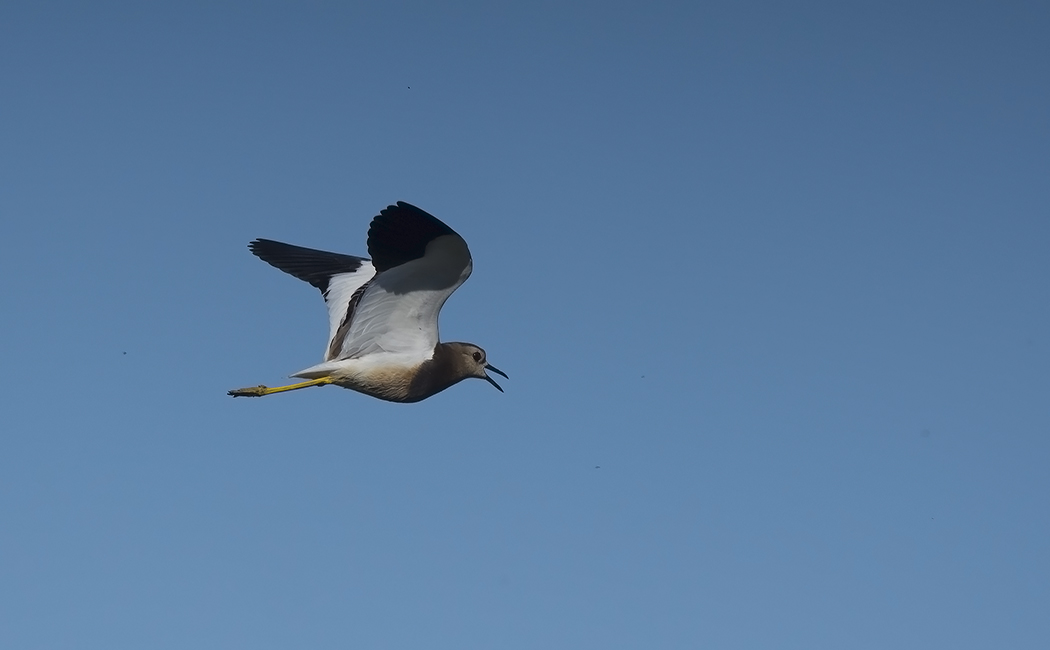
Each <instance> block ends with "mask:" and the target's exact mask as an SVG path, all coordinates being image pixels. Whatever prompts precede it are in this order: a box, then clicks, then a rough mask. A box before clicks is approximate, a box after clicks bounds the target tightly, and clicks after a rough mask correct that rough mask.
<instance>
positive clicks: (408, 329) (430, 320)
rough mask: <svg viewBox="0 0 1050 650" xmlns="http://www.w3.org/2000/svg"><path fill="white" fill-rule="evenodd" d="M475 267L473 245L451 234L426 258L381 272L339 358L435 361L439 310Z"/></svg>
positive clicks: (428, 251) (433, 246) (364, 299)
mask: <svg viewBox="0 0 1050 650" xmlns="http://www.w3.org/2000/svg"><path fill="white" fill-rule="evenodd" d="M472 268H473V264H472V262H471V259H470V251H469V250H467V243H466V242H465V241H463V238H462V237H460V236H459V235H457V234H455V233H451V234H447V235H442V236H439V237H437V238H435V239H432V240H431V241H430V242H429V243H428V244H427V245H426V252H425V254H424V255H423V257H419V258H416V259H414V260H411V261H408V262H405V263H403V264H399V265H397V266H394V267H393V268H390V269H387V270H385V271H382V272H380V273H379V274H377V275H376V276H375V278H373V280H372V282H370V283H369V284H368V286H367V287H365V289H364V292H363V293H362V295H361V297H360V299H359V300H358V303H357V306H356V308H354V313H353V317H352V320H351V322H350V327H349V329H348V331H347V333H346V336H345V337H344V338H343V340H342V343H341V349H340V353H339V358H340V359H350V358H357V357H361V356H364V355H367V354H375V353H380V352H387V353H391V354H397V355H405V356H408V357H413V358H416V359H418V360H425V359H429V358H430V357H431V356H432V355H433V353H434V347H435V346H436V345H437V344H438V340H439V338H438V312H440V311H441V306H442V305H444V304H445V301H446V300H448V297H449V296H450V295H452V292H453V291H455V290H456V289H457V288H459V286H460V285H461V284H463V282H465V281H466V279H467V278H468V277H469V276H470V272H471V269H472Z"/></svg>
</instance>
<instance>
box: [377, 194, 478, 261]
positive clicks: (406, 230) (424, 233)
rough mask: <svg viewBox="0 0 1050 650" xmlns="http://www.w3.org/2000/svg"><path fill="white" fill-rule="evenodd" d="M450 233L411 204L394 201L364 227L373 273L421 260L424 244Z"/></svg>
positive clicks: (430, 216) (454, 232)
mask: <svg viewBox="0 0 1050 650" xmlns="http://www.w3.org/2000/svg"><path fill="white" fill-rule="evenodd" d="M444 235H455V236H457V237H458V235H457V234H456V231H455V230H453V229H452V228H450V227H449V226H448V224H446V223H445V222H443V221H441V220H440V219H438V218H437V217H435V216H434V215H432V214H430V213H429V212H427V211H426V210H423V209H421V208H418V207H416V206H414V205H412V204H411V203H407V202H405V201H398V202H397V203H396V204H394V205H388V206H387V207H386V208H384V209H383V210H380V212H379V214H378V215H376V217H375V218H373V219H372V223H371V224H370V225H369V227H368V254H369V255H370V256H371V257H372V264H373V265H374V266H375V267H376V270H377V271H385V270H387V269H391V268H393V267H395V266H400V265H402V264H404V263H406V262H411V261H412V260H414V259H419V258H420V257H423V255H424V254H425V253H426V248H427V244H429V243H430V242H431V241H433V240H434V239H437V238H438V237H442V236H444Z"/></svg>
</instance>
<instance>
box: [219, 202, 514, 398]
mask: <svg viewBox="0 0 1050 650" xmlns="http://www.w3.org/2000/svg"><path fill="white" fill-rule="evenodd" d="M248 248H249V249H251V251H252V253H254V254H255V255H256V256H258V257H259V258H260V259H262V260H263V261H264V262H266V263H268V264H270V265H271V266H274V267H277V268H278V269H280V270H282V271H284V272H285V273H290V274H291V275H294V276H295V277H297V278H299V279H300V280H305V281H306V282H309V283H310V284H312V285H313V286H315V287H317V288H318V289H320V290H321V294H322V295H323V296H324V299H325V302H326V303H327V304H328V324H329V334H328V347H327V348H326V349H325V355H324V361H323V362H322V363H319V364H317V365H316V366H311V367H309V368H307V369H306V370H301V371H299V372H297V373H295V374H294V375H292V376H293V377H301V378H303V379H306V380H308V381H304V382H301V383H298V384H292V385H290V386H278V387H276V388H267V387H266V386H254V387H252V388H241V389H238V390H231V391H230V393H229V394H230V395H233V396H234V397H260V396H262V395H270V394H272V393H281V392H285V391H289V390H298V389H300V388H308V387H310V386H323V385H325V384H335V385H336V386H342V387H343V388H350V389H352V390H356V391H358V392H361V393H364V394H366V395H371V396H373V397H378V398H379V399H385V400H389V401H391V402H418V401H419V400H422V399H426V398H428V397H430V396H431V395H433V394H435V393H439V392H441V391H443V390H445V389H446V388H448V387H449V386H451V385H453V384H456V383H458V382H460V381H462V380H464V379H467V378H469V377H477V378H479V379H485V380H486V381H488V382H489V383H491V384H492V385H493V386H495V387H496V388H497V389H499V391H500V392H503V389H502V388H500V387H499V384H497V383H496V382H495V381H493V379H492V377H489V376H488V374H487V373H486V372H485V370H491V371H492V372H495V373H497V374H499V375H502V376H503V377H506V376H507V375H505V374H504V373H503V372H501V371H499V370H497V369H496V368H494V367H493V366H491V365H489V363H488V360H487V359H486V358H485V351H484V350H482V349H481V348H479V347H478V346H476V345H474V344H472V343H441V342H439V340H438V312H440V311H441V306H442V305H444V304H445V300H447V299H448V297H449V296H450V295H452V292H453V291H455V290H456V289H457V288H459V285H461V284H463V282H464V281H466V279H467V278H468V277H469V276H470V271H471V269H472V268H473V263H472V262H471V259H470V251H469V250H467V242H465V241H463V238H462V237H460V236H459V235H458V234H456V232H455V231H454V230H452V229H451V228H449V227H448V226H446V225H445V224H444V223H442V222H441V221H439V220H438V219H437V218H436V217H434V216H433V215H430V214H428V213H426V212H424V211H423V210H420V209H419V208H417V207H415V206H414V205H409V204H408V203H404V202H402V201H398V203H397V205H391V206H389V207H387V209H385V210H383V211H382V212H380V213H379V216H377V217H376V218H374V219H372V224H371V225H370V226H369V228H368V254H369V255H371V256H372V259H371V260H368V259H365V258H363V257H354V256H352V255H343V254H340V253H327V252H325V251H319V250H313V249H310V248H303V247H301V246H292V245H291V244H282V243H281V242H276V241H272V240H269V239H256V240H255V241H253V242H252V243H251V244H249V245H248Z"/></svg>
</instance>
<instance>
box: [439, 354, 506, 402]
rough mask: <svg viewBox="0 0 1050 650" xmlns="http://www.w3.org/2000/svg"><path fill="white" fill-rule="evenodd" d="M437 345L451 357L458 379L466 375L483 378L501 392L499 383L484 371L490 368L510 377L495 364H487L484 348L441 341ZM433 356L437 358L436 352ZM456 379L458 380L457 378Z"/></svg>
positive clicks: (502, 375)
mask: <svg viewBox="0 0 1050 650" xmlns="http://www.w3.org/2000/svg"><path fill="white" fill-rule="evenodd" d="M438 347H439V348H441V347H444V348H446V354H448V355H449V357H450V358H451V359H452V364H453V365H454V367H455V368H456V371H457V373H456V374H458V375H459V379H466V378H467V377H477V378H478V379H484V380H485V381H487V382H489V383H490V384H492V385H493V386H495V387H496V390H498V391H499V392H501V393H502V392H503V389H502V388H500V386H499V384H497V383H496V382H495V380H493V379H492V377H489V375H488V373H487V372H485V371H486V370H491V371H492V372H494V373H496V374H497V375H500V376H501V377H505V378H507V379H510V377H507V375H506V373H504V372H503V371H502V370H500V369H499V368H497V367H496V366H493V365H491V364H489V362H488V359H487V358H486V356H485V351H484V350H482V349H481V348H479V347H478V346H476V345H474V344H473V343H441V344H439V345H438ZM434 357H435V358H437V354H436V353H435V355H434ZM457 381H459V380H458V379H457Z"/></svg>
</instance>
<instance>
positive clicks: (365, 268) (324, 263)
mask: <svg viewBox="0 0 1050 650" xmlns="http://www.w3.org/2000/svg"><path fill="white" fill-rule="evenodd" d="M248 248H249V249H250V250H251V252H252V253H254V254H255V255H256V256H257V257H258V258H259V259H261V260H263V261H264V262H266V263H267V264H269V265H270V266H273V267H275V268H278V269H280V270H282V271H284V272H285V273H289V274H291V275H294V276H295V277H297V278H299V279H300V280H303V281H305V282H308V283H310V284H311V285H313V286H315V287H317V288H318V289H319V290H320V291H321V295H322V296H324V299H325V303H327V305H328V345H327V346H326V347H325V350H326V353H325V360H326V361H327V360H329V359H331V358H333V354H334V353H335V352H338V350H339V348H338V346H336V347H335V349H334V351H333V346H332V339H334V338H335V336H336V335H337V333H338V332H339V329H340V327H341V326H342V325H343V324H344V323H346V322H348V321H349V320H350V317H351V316H352V312H353V305H352V304H351V303H352V302H353V298H354V295H355V294H357V296H358V297H360V296H361V293H360V291H359V290H360V289H361V288H362V287H363V286H364V285H365V284H367V283H368V281H369V280H371V279H372V277H373V276H375V268H374V267H373V266H372V263H371V262H370V261H369V260H368V259H366V258H364V257H355V256H353V255H343V254H342V253H329V252H327V251H319V250H315V249H313V248H304V247H302V246H293V245H291V244H284V243H281V242H279V241H273V240H272V239H256V240H255V241H253V242H252V243H250V244H248Z"/></svg>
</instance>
